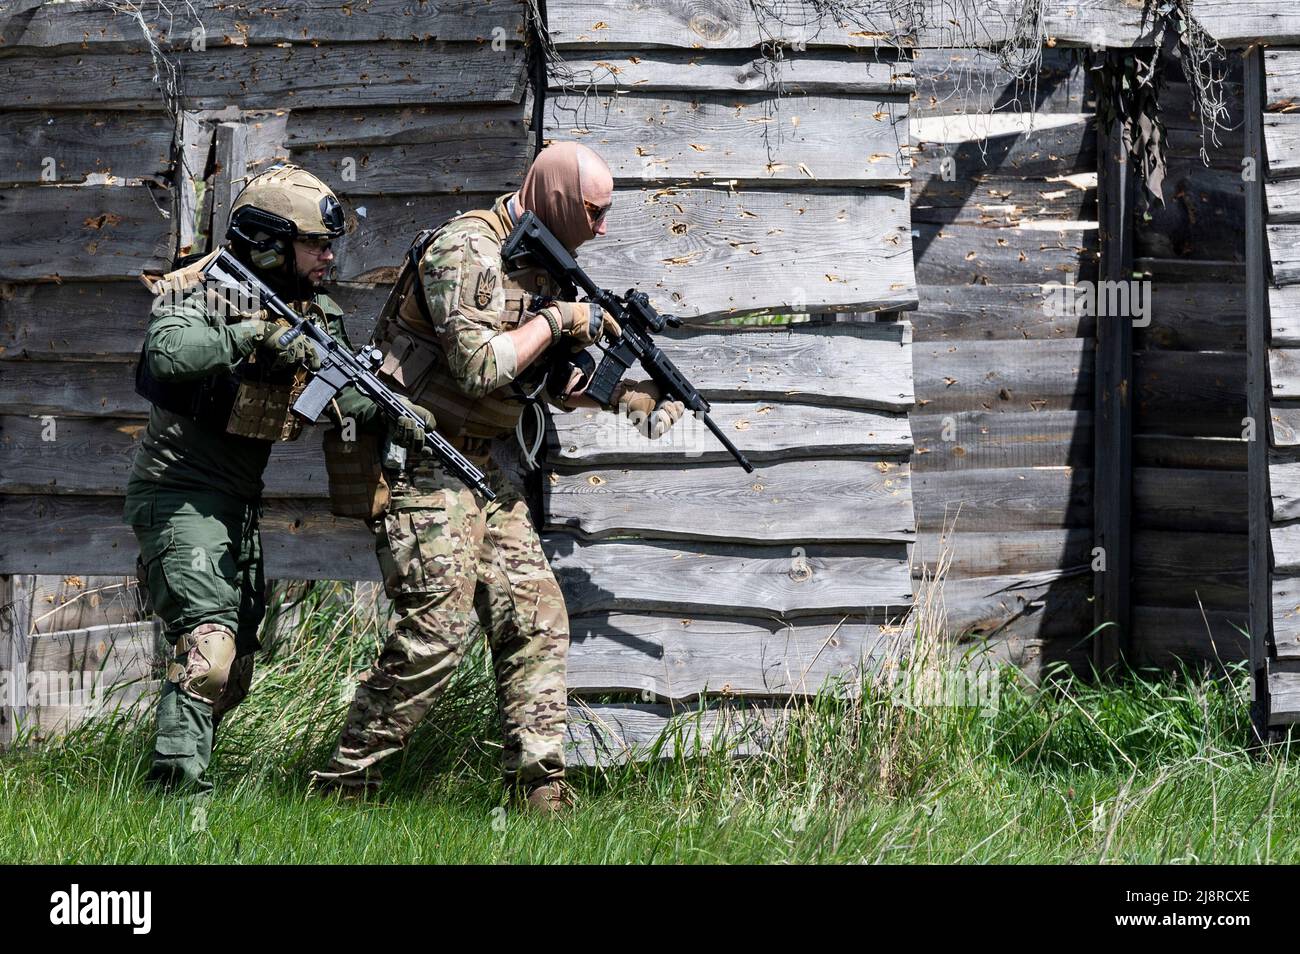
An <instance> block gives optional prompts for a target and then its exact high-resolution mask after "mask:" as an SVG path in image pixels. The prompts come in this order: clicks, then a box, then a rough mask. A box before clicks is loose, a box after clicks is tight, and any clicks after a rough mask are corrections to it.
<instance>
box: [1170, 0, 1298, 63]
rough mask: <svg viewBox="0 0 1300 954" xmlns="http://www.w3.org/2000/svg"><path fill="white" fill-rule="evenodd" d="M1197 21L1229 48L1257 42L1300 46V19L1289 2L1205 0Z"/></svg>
mask: <svg viewBox="0 0 1300 954" xmlns="http://www.w3.org/2000/svg"><path fill="white" fill-rule="evenodd" d="M1196 19H1197V20H1198V21H1199V22H1200V24H1201V26H1202V27H1204V28H1205V30H1206V32H1207V33H1209V34H1210V36H1212V37H1214V38H1215V39H1216V40H1218V41H1219V42H1220V43H1222V44H1223V45H1224V46H1227V47H1241V46H1247V45H1249V44H1250V43H1252V42H1254V41H1255V40H1263V41H1264V42H1266V43H1269V44H1272V45H1277V46H1281V45H1284V44H1288V43H1297V42H1300V16H1297V15H1296V10H1295V5H1294V4H1292V3H1290V2H1288V0H1250V2H1248V3H1242V2H1240V0H1202V2H1200V3H1198V4H1197V5H1196ZM1269 52H1270V53H1271V52H1272V51H1269ZM1265 55H1266V56H1267V55H1268V54H1267V53H1266V54H1265Z"/></svg>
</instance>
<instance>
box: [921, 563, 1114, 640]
mask: <svg viewBox="0 0 1300 954" xmlns="http://www.w3.org/2000/svg"><path fill="white" fill-rule="evenodd" d="M941 587H942V602H943V607H944V611H945V615H946V617H947V626H946V627H945V632H946V633H949V634H951V635H952V636H954V637H958V638H966V637H969V636H971V635H974V636H980V637H983V638H985V639H988V638H992V637H1010V636H1014V637H1015V638H1018V639H1050V638H1053V637H1061V638H1073V639H1076V640H1078V639H1083V638H1084V637H1085V636H1086V635H1087V632H1088V629H1089V627H1088V626H1087V624H1086V622H1085V620H1086V619H1088V618H1090V617H1091V615H1092V611H1091V605H1090V601H1089V597H1090V596H1091V595H1092V574H1091V571H1090V570H1089V568H1088V567H1087V565H1086V564H1085V565H1082V566H1075V567H1063V568H1061V569H1052V570H1047V571H1042V572H1038V573H1023V574H1018V575H1015V576H989V577H976V578H971V579H964V580H955V579H954V580H944V581H943V583H942V584H941Z"/></svg>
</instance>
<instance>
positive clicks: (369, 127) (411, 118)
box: [284, 103, 530, 155]
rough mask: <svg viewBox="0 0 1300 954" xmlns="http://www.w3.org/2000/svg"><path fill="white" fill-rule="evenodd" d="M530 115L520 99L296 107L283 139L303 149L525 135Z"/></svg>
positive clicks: (445, 141)
mask: <svg viewBox="0 0 1300 954" xmlns="http://www.w3.org/2000/svg"><path fill="white" fill-rule="evenodd" d="M529 115H530V114H529V113H527V112H526V111H525V110H524V108H523V104H521V103H506V104H499V105H491V104H486V103H485V104H482V105H478V104H475V105H472V106H442V105H436V106H424V105H409V104H408V105H404V106H371V107H365V108H354V109H346V108H343V109H334V108H328V107H326V108H321V109H309V108H306V107H296V108H294V109H292V110H290V111H289V115H288V117H287V121H286V124H285V139H284V144H285V145H286V146H288V147H289V148H290V149H294V150H297V151H300V152H301V151H303V150H306V149H309V148H312V147H316V146H321V147H331V146H395V145H402V144H409V143H462V142H464V141H466V140H469V139H476V138H486V139H491V140H516V139H525V138H526V137H527V136H528V121H529ZM306 155H310V153H307V154H306Z"/></svg>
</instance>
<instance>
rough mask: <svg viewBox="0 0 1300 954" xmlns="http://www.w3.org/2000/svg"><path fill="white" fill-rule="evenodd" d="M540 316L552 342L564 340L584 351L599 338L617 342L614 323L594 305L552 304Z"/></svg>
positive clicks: (559, 302) (570, 302) (564, 302)
mask: <svg viewBox="0 0 1300 954" xmlns="http://www.w3.org/2000/svg"><path fill="white" fill-rule="evenodd" d="M543 314H546V320H547V321H549V322H550V323H551V340H552V341H558V340H559V339H560V338H561V337H567V338H569V339H570V340H571V341H572V343H573V344H575V345H577V346H579V347H582V348H585V347H587V346H588V345H590V344H595V343H596V342H597V341H599V340H600V338H601V336H602V335H608V336H610V337H614V338H617V337H618V336H619V335H620V334H622V329H621V328H619V326H618V322H617V321H615V320H614V319H613V318H612V317H611V316H610V315H607V314H605V309H603V308H601V307H600V306H599V305H597V304H595V303H594V302H587V301H578V302H573V301H557V302H552V303H551V304H550V305H547V306H546V308H544V309H543Z"/></svg>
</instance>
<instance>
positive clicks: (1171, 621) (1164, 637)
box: [1133, 606, 1250, 669]
mask: <svg viewBox="0 0 1300 954" xmlns="http://www.w3.org/2000/svg"><path fill="white" fill-rule="evenodd" d="M1246 628H1247V626H1246V612H1245V609H1244V606H1243V608H1242V609H1241V610H1237V611H1232V610H1226V611H1225V610H1204V611H1202V610H1201V609H1200V608H1199V607H1188V608H1179V607H1173V606H1135V607H1133V653H1134V659H1133V661H1134V663H1135V664H1137V665H1139V666H1159V667H1161V668H1163V669H1172V668H1174V667H1176V666H1177V665H1178V664H1179V663H1180V662H1185V663H1196V662H1202V661H1205V662H1212V663H1216V664H1218V665H1220V666H1229V665H1232V664H1233V663H1238V662H1241V661H1242V660H1243V659H1245V658H1246V657H1247V656H1248V654H1249V652H1250V641H1249V640H1248V639H1247V638H1246V636H1244V635H1243V632H1244V631H1245V630H1246Z"/></svg>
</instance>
